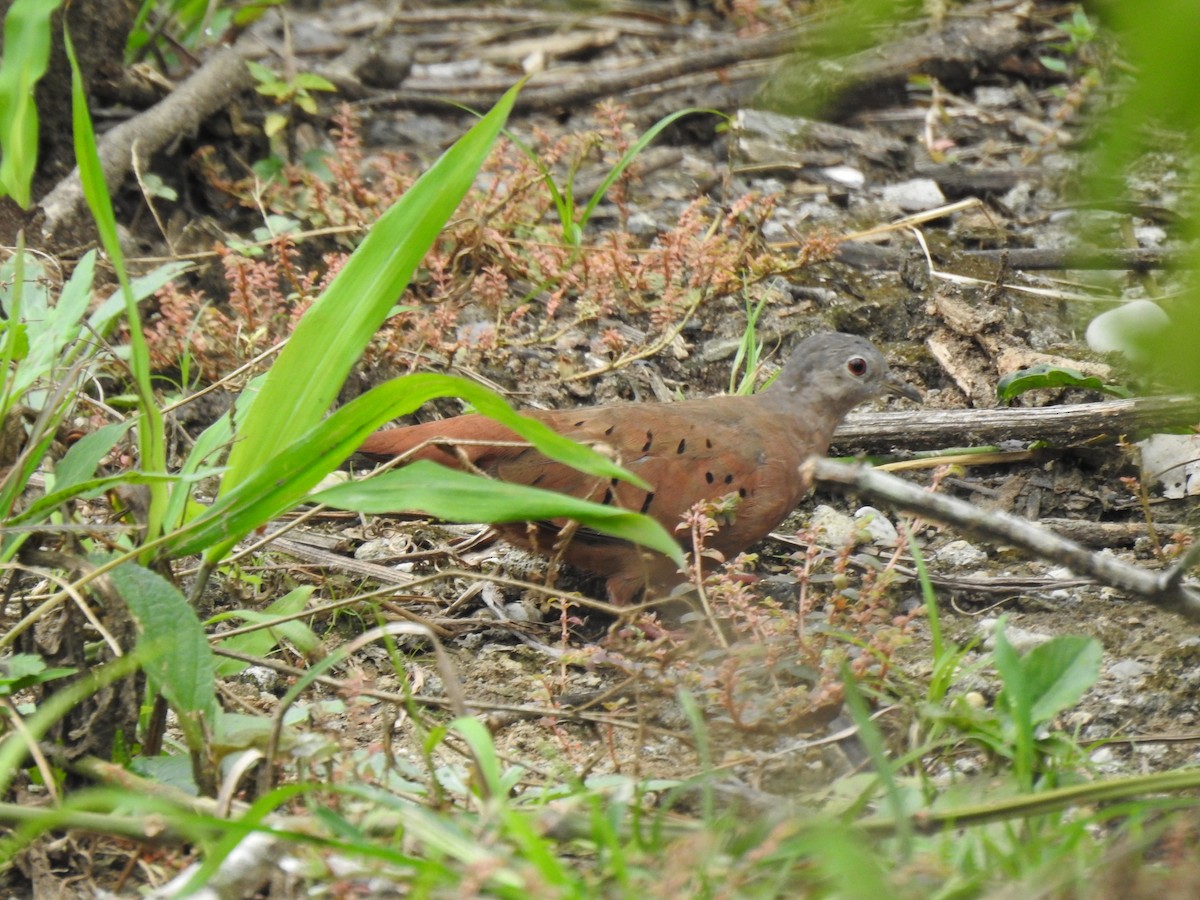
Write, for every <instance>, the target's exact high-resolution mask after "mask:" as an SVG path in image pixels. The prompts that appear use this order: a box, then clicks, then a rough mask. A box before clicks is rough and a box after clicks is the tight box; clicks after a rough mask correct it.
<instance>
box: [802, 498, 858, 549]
mask: <svg viewBox="0 0 1200 900" xmlns="http://www.w3.org/2000/svg"><path fill="white" fill-rule="evenodd" d="M808 527H809V530H810V531H812V533H813V534H814V535H815V536H816V538H817V540H819V541H821V542H822V543H823V544H825V545H826V546H829V547H845V546H847V545H850V544H856V543H857V535H858V528H857V527H856V526H855V523H854V520H853V519H852V518H850V517H849V516H848V515H846V514H845V513H842V512H838V511H837V510H836V509H834V508H833V507H832V506H825V505H823V504H822V505H821V506H818V507H817V508H816V509H814V510H813V513H812V516H811V517H810V518H809V520H808Z"/></svg>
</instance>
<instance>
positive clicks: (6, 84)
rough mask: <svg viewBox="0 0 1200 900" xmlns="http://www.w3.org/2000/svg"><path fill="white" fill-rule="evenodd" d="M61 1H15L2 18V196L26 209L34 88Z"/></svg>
mask: <svg viewBox="0 0 1200 900" xmlns="http://www.w3.org/2000/svg"><path fill="white" fill-rule="evenodd" d="M61 5H62V2H61V0H16V2H15V3H13V4H12V6H11V7H9V10H8V15H6V16H5V17H4V55H3V59H2V60H0V191H3V192H4V193H7V194H9V195H11V196H12V198H13V199H14V200H16V201H17V203H19V204H20V205H21V208H22V209H28V208H29V201H30V199H31V197H30V186H31V185H32V184H33V173H34V171H35V170H36V169H37V149H38V111H37V103H36V102H35V100H34V89H35V88H36V87H37V83H38V82H39V81H40V80H41V78H42V76H43V75H45V74H46V67H47V65H49V62H50V17H51V16H52V15H53V14H54V12H55V10H57V9H58V7H59V6H61Z"/></svg>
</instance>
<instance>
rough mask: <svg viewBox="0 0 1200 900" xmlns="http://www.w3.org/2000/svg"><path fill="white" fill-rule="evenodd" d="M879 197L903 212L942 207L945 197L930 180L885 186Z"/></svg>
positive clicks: (934, 182) (923, 179) (915, 180)
mask: <svg viewBox="0 0 1200 900" xmlns="http://www.w3.org/2000/svg"><path fill="white" fill-rule="evenodd" d="M880 195H881V196H882V197H883V199H884V200H886V201H887V202H888V203H891V204H893V205H894V206H898V207H899V208H900V209H902V210H904V211H905V212H920V211H921V210H926V209H933V208H934V207H935V206H942V205H944V204H945V202H946V195H945V194H943V193H942V189H941V188H940V187H938V183H937V182H936V181H934V180H933V179H932V178H913V179H912V180H910V181H901V182H900V183H899V184H889V185H885V186H884V188H883V190H882V191H880Z"/></svg>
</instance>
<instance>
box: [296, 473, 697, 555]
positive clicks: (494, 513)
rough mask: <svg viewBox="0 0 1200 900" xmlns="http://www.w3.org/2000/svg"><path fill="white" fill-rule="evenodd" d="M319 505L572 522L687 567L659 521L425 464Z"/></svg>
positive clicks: (357, 485) (340, 491)
mask: <svg viewBox="0 0 1200 900" xmlns="http://www.w3.org/2000/svg"><path fill="white" fill-rule="evenodd" d="M312 499H313V500H315V501H316V502H318V503H326V504H328V505H329V506H335V507H338V508H339V509H349V510H354V511H355V512H365V513H388V512H419V513H424V514H426V515H430V516H436V517H437V518H439V519H445V520H447V521H450V522H536V521H541V520H544V519H559V518H564V519H574V520H575V521H577V522H579V524H581V525H584V526H586V527H588V528H594V529H595V530H597V531H603V532H604V533H605V534H611V535H613V536H615V537H619V538H623V539H625V540H627V541H633V542H635V543H638V544H642V545H643V546H646V547H650V548H652V549H654V550H657V551H659V552H660V553H664V554H666V555H668V556H671V557H674V558H675V559H676V561H677V562H679V563H681V564H682V562H683V559H682V556H681V555H680V550H679V544H678V543H677V542H676V541H675V540H673V539H672V537H671V535H669V534H668V533H667V530H666V529H665V528H663V527H662V525H660V524H659V523H658V522H657V521H656V520H654V519H652V518H650V517H648V516H643V515H639V514H637V513H634V512H630V511H628V510H624V509H619V508H616V507H612V506H605V505H603V504H600V503H591V502H588V501H586V500H580V499H578V498H576V497H570V496H568V495H566V494H560V493H558V492H557V491H545V490H541V489H540V488H531V487H525V486H524V485H518V484H509V483H508V482H505V481H493V480H491V479H489V478H483V477H481V476H479V475H472V474H470V473H468V472H458V471H455V470H453V469H448V468H446V467H445V466H439V465H438V464H437V463H434V462H429V461H427V460H420V461H418V462H414V463H410V464H409V465H407V466H405V467H404V468H402V469H396V470H393V471H391V472H384V473H382V474H380V475H376V476H375V477H374V478H368V479H365V480H363V481H353V482H347V483H345V484H339V485H336V486H334V487H331V488H327V489H326V490H323V491H321V492H320V493H318V494H315V495H314V496H313V497H312Z"/></svg>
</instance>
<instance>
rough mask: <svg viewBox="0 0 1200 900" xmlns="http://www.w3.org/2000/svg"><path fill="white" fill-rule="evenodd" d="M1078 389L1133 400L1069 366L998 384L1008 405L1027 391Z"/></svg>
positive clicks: (1039, 369) (1035, 369) (1034, 370)
mask: <svg viewBox="0 0 1200 900" xmlns="http://www.w3.org/2000/svg"><path fill="white" fill-rule="evenodd" d="M1058 387H1077V388H1083V389H1084V390H1089V391H1103V392H1104V393H1106V394H1112V395H1113V396H1114V397H1131V396H1133V395H1132V394H1131V393H1130V392H1129V391H1128V390H1126V389H1125V388H1123V387H1121V386H1120V385H1116V384H1105V383H1104V382H1103V381H1102V380H1101V379H1099V378H1097V377H1096V376H1095V375H1084V374H1083V373H1082V372H1080V371H1079V370H1078V369H1069V368H1067V367H1066V366H1052V365H1050V364H1049V363H1042V364H1040V365H1036V366H1030V367H1029V368H1027V369H1018V370H1017V371H1015V372H1009V373H1008V374H1007V375H1005V376H1004V377H1003V378H1001V379H1000V380H999V381H998V382H997V383H996V396H997V397H999V398H1000V400H1001V401H1003V402H1005V403H1008V402H1009V401H1011V400H1013V399H1014V398H1015V397H1018V396H1020V395H1021V394H1023V393H1025V392H1026V391H1033V390H1037V389H1038V388H1058Z"/></svg>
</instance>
